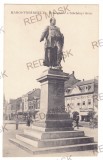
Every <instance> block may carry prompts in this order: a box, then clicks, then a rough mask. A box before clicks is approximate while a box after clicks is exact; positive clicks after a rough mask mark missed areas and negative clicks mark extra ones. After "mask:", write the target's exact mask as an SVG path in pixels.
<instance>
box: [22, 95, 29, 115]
mask: <svg viewBox="0 0 103 160" xmlns="http://www.w3.org/2000/svg"><path fill="white" fill-rule="evenodd" d="M22 110H23V112H27V111H28V93H27V94H25V95H23V96H22Z"/></svg>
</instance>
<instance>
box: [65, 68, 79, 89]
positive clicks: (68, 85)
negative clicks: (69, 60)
mask: <svg viewBox="0 0 103 160" xmlns="http://www.w3.org/2000/svg"><path fill="white" fill-rule="evenodd" d="M79 81H80V80H79V79H76V78H75V76H74V71H73V73H72V74H71V75H69V76H68V80H67V81H65V86H64V88H65V89H66V88H71V87H72V86H73V85H74V84H76V83H77V82H79Z"/></svg>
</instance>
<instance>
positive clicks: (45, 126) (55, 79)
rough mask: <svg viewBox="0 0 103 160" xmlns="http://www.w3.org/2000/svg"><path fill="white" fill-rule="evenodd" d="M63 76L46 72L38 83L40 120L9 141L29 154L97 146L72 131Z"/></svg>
mask: <svg viewBox="0 0 103 160" xmlns="http://www.w3.org/2000/svg"><path fill="white" fill-rule="evenodd" d="M66 79H67V75H66V74H65V73H63V72H62V71H60V70H52V69H49V70H46V71H44V72H43V74H42V75H41V77H40V78H38V81H39V82H40V83H41V97H40V113H43V115H45V118H44V119H41V120H40V119H39V121H38V122H34V125H33V126H32V128H30V129H25V130H24V133H23V134H17V135H16V139H9V140H10V142H12V143H14V144H16V145H17V146H19V147H21V148H22V149H24V150H26V151H29V152H31V153H33V154H42V153H46V154H47V153H54V152H57V153H58V152H71V151H82V150H92V149H93V150H94V149H96V148H97V143H94V138H93V137H86V136H85V134H84V132H83V131H74V129H73V128H72V120H71V119H70V117H69V115H68V114H67V113H66V112H65V107H64V106H65V104H64V82H65V80H66Z"/></svg>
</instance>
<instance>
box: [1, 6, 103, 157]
mask: <svg viewBox="0 0 103 160" xmlns="http://www.w3.org/2000/svg"><path fill="white" fill-rule="evenodd" d="M4 31H5V34H4V69H5V70H4V71H3V72H2V73H1V75H0V78H4V97H3V100H4V104H3V122H4V126H3V130H4V132H3V157H61V156H62V157H67V159H72V157H82V156H85V157H88V156H97V153H98V101H100V100H101V99H102V94H100V93H98V77H99V71H98V70H99V49H98V48H99V47H100V46H101V45H102V43H103V40H102V39H100V40H99V5H97V4H91V5H90V4H88V5H87V4H81V5H80V4H73V5H71V4H70V5H68V4H62V5H59V4H58V5H57V4H55V5H53V4H52V5H49V4H47V5H46V4H38V5H36V4H5V6H4Z"/></svg>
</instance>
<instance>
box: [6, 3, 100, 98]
mask: <svg viewBox="0 0 103 160" xmlns="http://www.w3.org/2000/svg"><path fill="white" fill-rule="evenodd" d="M4 9H5V14H4V30H5V34H4V70H6V74H7V76H8V77H5V78H4V94H5V98H6V99H7V100H9V99H10V98H18V97H20V96H22V95H23V94H26V93H27V92H29V91H31V90H33V89H34V88H38V87H39V88H40V83H39V82H37V80H36V79H37V78H39V77H40V75H41V74H42V72H43V71H44V70H45V69H47V67H44V66H40V65H39V64H36V67H35V68H29V70H28V68H27V63H29V62H30V63H32V66H33V61H36V62H35V63H38V60H39V59H43V58H44V42H41V43H40V37H41V34H42V32H43V30H44V29H45V28H46V26H48V25H49V20H50V18H49V17H47V16H46V15H45V14H41V16H38V17H36V15H37V14H30V13H27V12H26V11H32V12H33V11H34V12H36V11H45V12H47V13H49V11H54V10H55V11H58V10H59V11H60V10H62V12H64V13H65V14H59V15H57V14H55V15H54V17H55V18H56V25H57V26H58V27H59V28H60V30H61V32H62V33H63V35H64V48H63V51H64V53H65V54H66V53H67V52H66V51H68V52H69V51H70V50H71V54H72V55H71V54H69V56H67V57H66V58H65V62H63V61H62V67H63V71H64V72H65V73H69V74H71V73H72V71H75V77H76V78H77V79H80V80H82V79H85V80H88V79H93V78H94V77H96V76H98V65H99V50H98V48H97V47H96V48H94V49H93V46H92V42H93V41H98V37H99V18H98V16H99V14H98V12H99V8H98V5H68V6H67V5H7V4H6V5H5V8H4ZM16 11H22V13H21V12H19V13H18V14H16V13H15V12H16ZM30 17H31V18H30ZM37 19H38V20H39V21H37ZM25 22H26V23H25ZM37 66H38V67H37Z"/></svg>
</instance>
